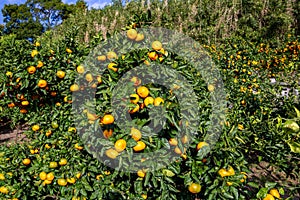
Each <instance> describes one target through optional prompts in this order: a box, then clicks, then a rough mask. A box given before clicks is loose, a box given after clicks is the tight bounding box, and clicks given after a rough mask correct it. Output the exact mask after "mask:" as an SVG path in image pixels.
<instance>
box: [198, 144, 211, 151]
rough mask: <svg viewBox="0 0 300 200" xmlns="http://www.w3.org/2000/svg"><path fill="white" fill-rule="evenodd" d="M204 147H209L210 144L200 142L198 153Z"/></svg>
mask: <svg viewBox="0 0 300 200" xmlns="http://www.w3.org/2000/svg"><path fill="white" fill-rule="evenodd" d="M204 146H208V143H206V142H199V143H198V144H197V151H199V150H200V149H201V148H202V147H204Z"/></svg>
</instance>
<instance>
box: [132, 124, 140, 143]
mask: <svg viewBox="0 0 300 200" xmlns="http://www.w3.org/2000/svg"><path fill="white" fill-rule="evenodd" d="M130 135H131V137H132V138H133V139H134V140H135V141H139V140H140V139H141V138H142V133H141V131H139V130H138V129H136V128H134V127H132V128H131V130H130Z"/></svg>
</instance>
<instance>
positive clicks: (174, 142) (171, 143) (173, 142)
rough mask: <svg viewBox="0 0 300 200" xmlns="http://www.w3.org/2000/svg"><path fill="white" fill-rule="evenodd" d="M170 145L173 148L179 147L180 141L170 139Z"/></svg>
mask: <svg viewBox="0 0 300 200" xmlns="http://www.w3.org/2000/svg"><path fill="white" fill-rule="evenodd" d="M169 144H170V145H172V146H177V145H178V141H177V139H176V138H170V139H169Z"/></svg>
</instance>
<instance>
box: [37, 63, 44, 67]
mask: <svg viewBox="0 0 300 200" xmlns="http://www.w3.org/2000/svg"><path fill="white" fill-rule="evenodd" d="M43 66H44V63H43V62H42V61H38V64H37V66H36V67H37V68H41V67H43Z"/></svg>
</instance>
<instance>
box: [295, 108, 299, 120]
mask: <svg viewBox="0 0 300 200" xmlns="http://www.w3.org/2000/svg"><path fill="white" fill-rule="evenodd" d="M294 108H295V111H296V114H297V118H300V111H299V110H298V109H297V108H296V107H294Z"/></svg>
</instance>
